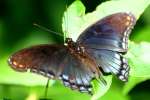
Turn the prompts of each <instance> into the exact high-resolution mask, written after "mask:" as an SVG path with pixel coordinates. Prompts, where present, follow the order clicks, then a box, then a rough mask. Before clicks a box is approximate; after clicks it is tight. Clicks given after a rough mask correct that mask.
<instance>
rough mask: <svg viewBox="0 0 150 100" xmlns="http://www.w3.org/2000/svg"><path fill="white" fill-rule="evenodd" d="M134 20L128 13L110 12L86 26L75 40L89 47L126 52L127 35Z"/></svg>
mask: <svg viewBox="0 0 150 100" xmlns="http://www.w3.org/2000/svg"><path fill="white" fill-rule="evenodd" d="M135 21H136V20H135V17H134V16H133V15H132V14H130V13H129V14H128V13H116V14H112V15H110V16H107V17H105V18H103V19H101V20H99V21H98V22H96V23H95V24H93V25H91V26H90V27H89V28H87V29H86V30H85V31H84V32H83V33H82V34H81V35H80V36H79V38H78V40H77V42H78V43H82V44H84V46H87V47H90V48H95V49H107V50H113V51H118V52H126V51H127V46H128V44H127V42H128V36H129V34H130V31H131V29H132V28H133V26H134V24H135Z"/></svg>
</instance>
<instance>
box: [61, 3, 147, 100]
mask: <svg viewBox="0 0 150 100" xmlns="http://www.w3.org/2000/svg"><path fill="white" fill-rule="evenodd" d="M149 4H150V1H149V0H112V1H107V2H104V3H102V4H100V5H99V6H98V7H97V9H96V10H95V11H93V12H92V13H87V14H85V7H84V5H83V4H82V2H81V1H80V0H76V1H75V2H74V3H73V4H72V5H70V6H69V7H68V9H67V11H66V12H65V13H64V17H63V23H62V28H63V31H64V34H65V37H64V38H66V37H71V38H72V39H73V40H74V41H76V40H77V38H78V36H79V35H80V34H81V33H82V32H83V31H84V30H85V29H86V28H87V27H89V26H90V25H92V24H93V23H94V22H96V21H98V20H100V19H102V18H103V17H105V16H108V15H111V14H114V13H117V12H130V13H132V14H133V15H134V16H135V17H136V19H138V18H139V17H140V15H141V14H142V13H143V12H144V10H145V9H146V7H147V6H148V5H149ZM133 5H134V6H133ZM129 52H130V50H129ZM131 69H132V68H131ZM135 73H136V72H135ZM104 79H105V80H106V81H107V84H108V87H107V86H106V87H100V88H99V89H97V86H98V83H97V84H94V88H96V92H95V94H94V96H93V97H92V99H93V98H94V99H98V98H99V97H101V96H102V95H104V94H105V93H106V92H107V90H108V89H109V87H110V86H109V85H111V79H112V78H110V77H108V79H107V78H106V77H105V78H104ZM102 88H103V89H102ZM97 90H98V91H97Z"/></svg>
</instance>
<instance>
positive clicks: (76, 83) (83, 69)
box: [9, 45, 99, 93]
mask: <svg viewBox="0 0 150 100" xmlns="http://www.w3.org/2000/svg"><path fill="white" fill-rule="evenodd" d="M9 64H10V65H11V66H12V68H13V69H15V70H17V71H27V70H28V69H30V71H31V72H35V73H38V74H42V75H44V76H46V77H48V78H54V79H61V80H62V81H63V83H64V85H65V86H67V87H70V88H72V89H77V90H79V91H81V92H89V93H91V85H90V81H91V80H92V79H93V78H95V77H97V76H99V70H98V69H97V68H96V67H95V66H96V65H95V63H93V61H92V60H91V59H90V58H88V57H87V58H86V56H84V57H80V56H77V55H76V54H74V53H72V52H70V51H69V49H68V48H67V47H66V46H63V45H38V46H33V47H30V48H26V49H23V50H20V51H18V52H17V53H15V54H13V55H12V56H11V57H10V59H9Z"/></svg>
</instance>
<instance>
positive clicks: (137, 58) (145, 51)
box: [123, 42, 150, 94]
mask: <svg viewBox="0 0 150 100" xmlns="http://www.w3.org/2000/svg"><path fill="white" fill-rule="evenodd" d="M149 51H150V43H147V42H141V43H140V44H135V43H133V42H129V52H128V53H127V55H126V57H127V58H128V60H129V65H130V67H131V70H130V77H129V82H128V83H127V84H126V85H125V86H124V90H123V92H124V93H125V94H127V93H128V92H129V91H130V90H131V89H132V88H133V87H134V86H135V85H136V84H138V83H140V82H143V81H145V80H147V79H150V60H149V58H150V53H149Z"/></svg>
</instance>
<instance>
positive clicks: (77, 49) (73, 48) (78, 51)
mask: <svg viewBox="0 0 150 100" xmlns="http://www.w3.org/2000/svg"><path fill="white" fill-rule="evenodd" d="M66 44H67V48H68V50H69V51H70V53H71V54H75V55H79V56H82V57H85V48H84V47H83V46H82V45H80V44H78V43H76V42H74V41H72V39H71V38H67V40H66Z"/></svg>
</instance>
